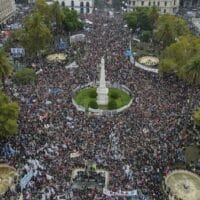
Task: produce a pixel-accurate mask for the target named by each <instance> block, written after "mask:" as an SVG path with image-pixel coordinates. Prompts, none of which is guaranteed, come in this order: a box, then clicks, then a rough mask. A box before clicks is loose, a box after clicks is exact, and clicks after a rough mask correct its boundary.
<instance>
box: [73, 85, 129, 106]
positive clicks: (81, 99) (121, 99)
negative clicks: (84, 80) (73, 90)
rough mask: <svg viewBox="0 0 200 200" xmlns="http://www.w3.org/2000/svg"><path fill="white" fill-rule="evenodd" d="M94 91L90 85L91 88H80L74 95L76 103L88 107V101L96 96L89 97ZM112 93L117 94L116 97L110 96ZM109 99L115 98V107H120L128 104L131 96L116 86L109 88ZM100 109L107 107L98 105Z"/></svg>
mask: <svg viewBox="0 0 200 200" xmlns="http://www.w3.org/2000/svg"><path fill="white" fill-rule="evenodd" d="M95 92H96V88H94V87H91V88H87V89H83V90H80V91H79V92H78V93H77V94H76V95H75V97H74V100H75V101H76V103H78V104H79V105H81V106H83V107H85V108H88V104H89V102H90V101H96V98H94V97H91V95H90V94H91V93H95ZM113 94H117V96H118V97H117V98H115V99H114V98H112V95H113ZM108 96H109V101H111V100H115V102H116V104H117V108H121V107H123V106H125V105H126V104H128V103H129V102H130V100H131V97H130V96H129V95H128V94H127V93H126V92H124V91H122V90H119V89H117V88H109V93H108ZM100 108H101V109H105V110H106V109H107V107H106V106H103V107H100Z"/></svg>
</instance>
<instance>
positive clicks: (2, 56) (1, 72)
mask: <svg viewBox="0 0 200 200" xmlns="http://www.w3.org/2000/svg"><path fill="white" fill-rule="evenodd" d="M11 72H12V65H11V63H10V62H9V60H8V58H7V56H6V53H5V52H4V50H3V49H0V79H1V82H2V85H3V90H4V91H5V79H6V77H8V76H9V75H10V74H11Z"/></svg>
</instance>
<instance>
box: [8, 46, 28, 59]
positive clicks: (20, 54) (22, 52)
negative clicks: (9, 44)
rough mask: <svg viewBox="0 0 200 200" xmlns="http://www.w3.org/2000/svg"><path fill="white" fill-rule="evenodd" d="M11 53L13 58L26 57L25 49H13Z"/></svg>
mask: <svg viewBox="0 0 200 200" xmlns="http://www.w3.org/2000/svg"><path fill="white" fill-rule="evenodd" d="M10 53H11V55H12V57H14V58H20V57H23V56H24V55H25V50H24V48H11V49H10Z"/></svg>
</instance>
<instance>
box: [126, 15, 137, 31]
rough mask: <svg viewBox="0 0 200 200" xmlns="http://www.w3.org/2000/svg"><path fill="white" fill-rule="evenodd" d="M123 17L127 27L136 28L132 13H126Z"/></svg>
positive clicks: (134, 17)
mask: <svg viewBox="0 0 200 200" xmlns="http://www.w3.org/2000/svg"><path fill="white" fill-rule="evenodd" d="M124 19H125V20H126V22H127V24H128V27H129V28H131V29H133V30H136V28H137V17H136V15H133V14H132V13H128V14H127V15H125V17H124Z"/></svg>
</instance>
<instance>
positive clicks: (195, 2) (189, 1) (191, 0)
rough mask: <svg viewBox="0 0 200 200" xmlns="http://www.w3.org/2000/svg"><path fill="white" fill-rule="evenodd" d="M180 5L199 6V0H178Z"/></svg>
mask: <svg viewBox="0 0 200 200" xmlns="http://www.w3.org/2000/svg"><path fill="white" fill-rule="evenodd" d="M180 5H181V7H185V8H191V7H192V8H196V7H199V6H200V0H180Z"/></svg>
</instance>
